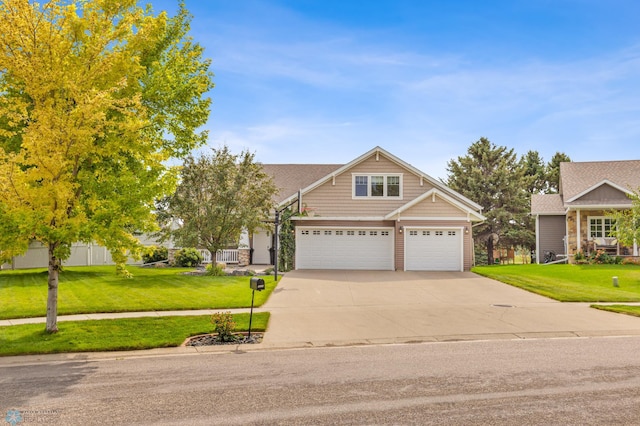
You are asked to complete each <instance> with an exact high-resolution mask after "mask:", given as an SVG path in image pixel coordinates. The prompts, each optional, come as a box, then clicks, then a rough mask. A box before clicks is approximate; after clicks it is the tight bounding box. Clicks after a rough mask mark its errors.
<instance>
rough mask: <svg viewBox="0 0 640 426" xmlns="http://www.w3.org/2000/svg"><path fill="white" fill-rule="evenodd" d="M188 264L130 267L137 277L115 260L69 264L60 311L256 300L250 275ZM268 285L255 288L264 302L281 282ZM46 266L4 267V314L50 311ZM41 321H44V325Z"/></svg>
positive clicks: (218, 305) (0, 286)
mask: <svg viewBox="0 0 640 426" xmlns="http://www.w3.org/2000/svg"><path fill="white" fill-rule="evenodd" d="M189 270H190V269H184V268H141V267H136V266H133V267H130V268H129V271H130V272H131V273H132V274H133V278H123V277H121V276H118V275H116V273H115V271H116V269H115V266H90V267H68V268H65V269H64V271H63V272H62V273H61V274H60V284H59V288H58V314H59V315H68V314H83V313H98V312H135V311H167V310H186V309H232V308H246V307H249V306H251V289H250V288H249V277H247V276H226V277H213V276H193V275H184V272H187V271H189ZM262 278H264V280H265V284H266V289H265V290H264V291H256V294H255V306H260V305H262V304H263V303H264V302H265V301H266V300H267V298H268V297H269V294H271V292H272V291H273V289H274V288H275V287H276V284H277V283H276V282H275V281H274V278H273V276H265V277H262ZM46 306H47V271H46V270H44V269H28V270H17V271H0V319H10V318H27V317H40V316H45V315H46V309H47V308H46ZM40 327H42V326H40Z"/></svg>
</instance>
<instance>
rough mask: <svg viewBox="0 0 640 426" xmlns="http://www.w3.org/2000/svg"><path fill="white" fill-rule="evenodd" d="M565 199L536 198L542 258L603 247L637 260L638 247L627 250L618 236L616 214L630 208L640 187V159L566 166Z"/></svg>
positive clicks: (539, 256) (538, 248)
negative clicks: (634, 194)
mask: <svg viewBox="0 0 640 426" xmlns="http://www.w3.org/2000/svg"><path fill="white" fill-rule="evenodd" d="M559 188H560V190H559V194H543V195H533V196H532V198H531V214H532V215H533V216H535V218H536V257H537V261H538V262H541V261H542V260H543V258H544V254H545V252H549V251H553V252H554V253H556V254H566V255H568V256H570V257H571V256H573V255H575V253H576V252H578V251H582V252H583V253H586V254H588V253H590V252H591V251H593V250H597V249H599V248H601V249H606V250H607V251H608V252H609V253H611V254H616V255H620V256H637V255H638V247H637V245H636V244H634V246H633V247H624V246H622V245H621V244H619V243H618V241H617V240H616V239H615V238H614V237H613V236H612V230H613V229H614V228H615V222H614V220H613V218H611V217H610V216H608V215H607V213H608V212H611V211H613V210H620V209H628V208H629V207H631V200H630V199H629V197H628V195H629V194H631V193H632V192H633V191H635V190H637V189H638V188H640V160H633V161H594V162H571V163H561V164H560V186H559Z"/></svg>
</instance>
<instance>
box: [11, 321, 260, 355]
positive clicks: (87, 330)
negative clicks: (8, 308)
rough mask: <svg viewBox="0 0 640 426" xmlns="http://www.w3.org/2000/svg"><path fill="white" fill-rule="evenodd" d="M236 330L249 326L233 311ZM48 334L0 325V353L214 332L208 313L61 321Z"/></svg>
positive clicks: (136, 344) (99, 347)
mask: <svg viewBox="0 0 640 426" xmlns="http://www.w3.org/2000/svg"><path fill="white" fill-rule="evenodd" d="M233 320H234V321H235V323H236V331H247V330H248V329H249V314H235V315H233ZM268 321H269V313H268V312H261V313H254V314H253V320H252V323H251V331H252V332H253V331H256V332H258V331H264V330H266V328H267V323H268ZM58 328H59V329H60V331H59V332H58V333H56V334H49V333H46V332H45V331H44V327H43V325H42V324H26V325H12V326H8V327H0V356H10V355H30V354H51V353H63V352H96V351H99V352H104V351H125V350H138V349H152V348H166V347H175V346H179V345H181V344H182V342H184V341H185V340H186V339H187V338H188V337H190V336H195V335H198V334H206V333H212V332H213V324H211V316H209V315H201V316H187V317H146V318H126V319H114V320H90V321H64V322H60V323H58Z"/></svg>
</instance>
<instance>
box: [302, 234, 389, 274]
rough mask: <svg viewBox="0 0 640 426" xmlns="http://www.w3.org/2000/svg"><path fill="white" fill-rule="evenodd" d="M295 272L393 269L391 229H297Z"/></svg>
mask: <svg viewBox="0 0 640 426" xmlns="http://www.w3.org/2000/svg"><path fill="white" fill-rule="evenodd" d="M296 269H365V270H393V269H395V268H394V258H393V228H323V227H317V228H312V227H296Z"/></svg>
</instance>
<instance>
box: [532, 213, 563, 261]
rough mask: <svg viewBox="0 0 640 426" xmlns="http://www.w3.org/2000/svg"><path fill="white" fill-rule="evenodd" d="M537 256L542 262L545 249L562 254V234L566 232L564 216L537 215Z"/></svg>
mask: <svg viewBox="0 0 640 426" xmlns="http://www.w3.org/2000/svg"><path fill="white" fill-rule="evenodd" d="M538 220H539V235H538V239H539V246H538V250H539V253H538V258H539V259H540V261H541V262H542V259H543V258H544V252H545V251H553V252H554V253H556V254H564V252H565V249H564V236H565V234H566V230H567V228H566V219H565V216H564V215H562V216H560V215H558V216H539V217H538Z"/></svg>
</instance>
